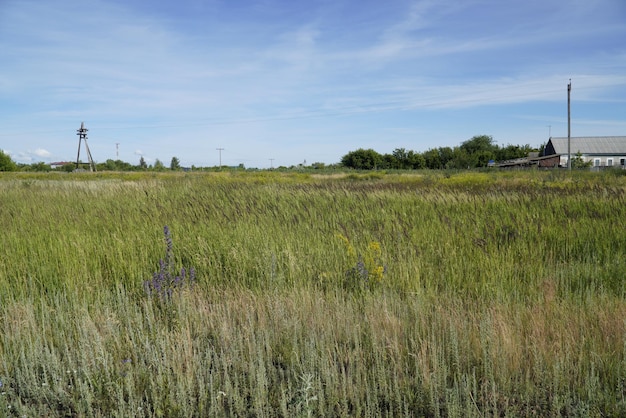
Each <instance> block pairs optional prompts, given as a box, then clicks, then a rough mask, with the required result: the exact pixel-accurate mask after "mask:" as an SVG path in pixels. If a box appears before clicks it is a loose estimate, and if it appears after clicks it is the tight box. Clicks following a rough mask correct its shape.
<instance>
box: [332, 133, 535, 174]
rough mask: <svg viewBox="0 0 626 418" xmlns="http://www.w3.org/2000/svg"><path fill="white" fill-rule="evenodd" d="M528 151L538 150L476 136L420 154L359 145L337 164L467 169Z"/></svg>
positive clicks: (348, 166) (405, 168)
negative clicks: (454, 144) (380, 149)
mask: <svg viewBox="0 0 626 418" xmlns="http://www.w3.org/2000/svg"><path fill="white" fill-rule="evenodd" d="M542 148H543V147H542ZM532 151H540V150H538V149H534V148H532V147H531V146H530V145H521V146H520V145H507V146H504V147H500V146H498V145H497V144H496V143H495V142H494V140H493V138H492V137H491V136H489V135H478V136H474V137H472V138H471V139H468V140H467V141H465V142H463V143H462V144H461V145H459V146H456V147H439V148H432V149H429V150H427V151H425V152H422V153H420V152H416V151H410V150H406V149H404V148H397V149H395V150H394V151H393V152H392V153H391V154H380V153H378V152H376V151H374V150H373V149H363V148H360V149H358V150H356V151H351V152H349V153H347V154H346V155H344V156H343V157H342V158H341V165H342V166H343V167H346V168H352V169H357V170H374V169H380V170H387V169H399V170H411V169H424V168H429V169H467V168H476V167H487V166H488V164H489V162H490V161H506V160H512V159H515V158H522V157H527V156H528V153H529V152H532Z"/></svg>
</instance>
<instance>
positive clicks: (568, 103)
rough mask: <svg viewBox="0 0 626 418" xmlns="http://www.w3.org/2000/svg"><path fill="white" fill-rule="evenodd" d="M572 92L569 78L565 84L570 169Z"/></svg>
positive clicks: (570, 168)
mask: <svg viewBox="0 0 626 418" xmlns="http://www.w3.org/2000/svg"><path fill="white" fill-rule="evenodd" d="M571 93H572V79H571V78H570V79H569V83H568V84H567V169H568V170H570V171H571V170H572V124H571V121H572V118H571V107H570V102H571V100H570V96H571Z"/></svg>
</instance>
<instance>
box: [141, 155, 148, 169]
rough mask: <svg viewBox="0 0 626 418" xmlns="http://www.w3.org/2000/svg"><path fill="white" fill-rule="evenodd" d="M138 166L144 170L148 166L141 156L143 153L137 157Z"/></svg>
mask: <svg viewBox="0 0 626 418" xmlns="http://www.w3.org/2000/svg"><path fill="white" fill-rule="evenodd" d="M139 168H140V169H141V170H146V169H147V168H148V164H146V160H145V159H144V158H143V155H142V156H141V158H140V159H139Z"/></svg>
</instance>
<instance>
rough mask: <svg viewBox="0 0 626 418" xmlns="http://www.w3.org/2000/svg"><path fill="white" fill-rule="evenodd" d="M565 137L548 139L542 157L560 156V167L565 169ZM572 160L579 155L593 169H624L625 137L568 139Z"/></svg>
mask: <svg viewBox="0 0 626 418" xmlns="http://www.w3.org/2000/svg"><path fill="white" fill-rule="evenodd" d="M567 151H568V150H567V137H558V138H555V137H553V138H550V140H549V141H548V143H547V144H546V148H545V151H544V156H550V155H560V157H561V158H560V163H559V165H560V166H561V167H567V156H568V153H567ZM570 153H571V156H572V159H574V158H575V157H576V156H577V154H580V156H581V158H582V160H583V161H584V162H589V161H590V162H591V164H592V166H593V167H614V166H621V167H622V168H626V136H579V137H571V138H570Z"/></svg>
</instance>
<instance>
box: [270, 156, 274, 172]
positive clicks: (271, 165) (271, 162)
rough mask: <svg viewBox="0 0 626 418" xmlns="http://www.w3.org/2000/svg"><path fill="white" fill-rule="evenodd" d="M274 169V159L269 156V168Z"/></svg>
mask: <svg viewBox="0 0 626 418" xmlns="http://www.w3.org/2000/svg"><path fill="white" fill-rule="evenodd" d="M273 169H274V159H273V158H270V170H273Z"/></svg>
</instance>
